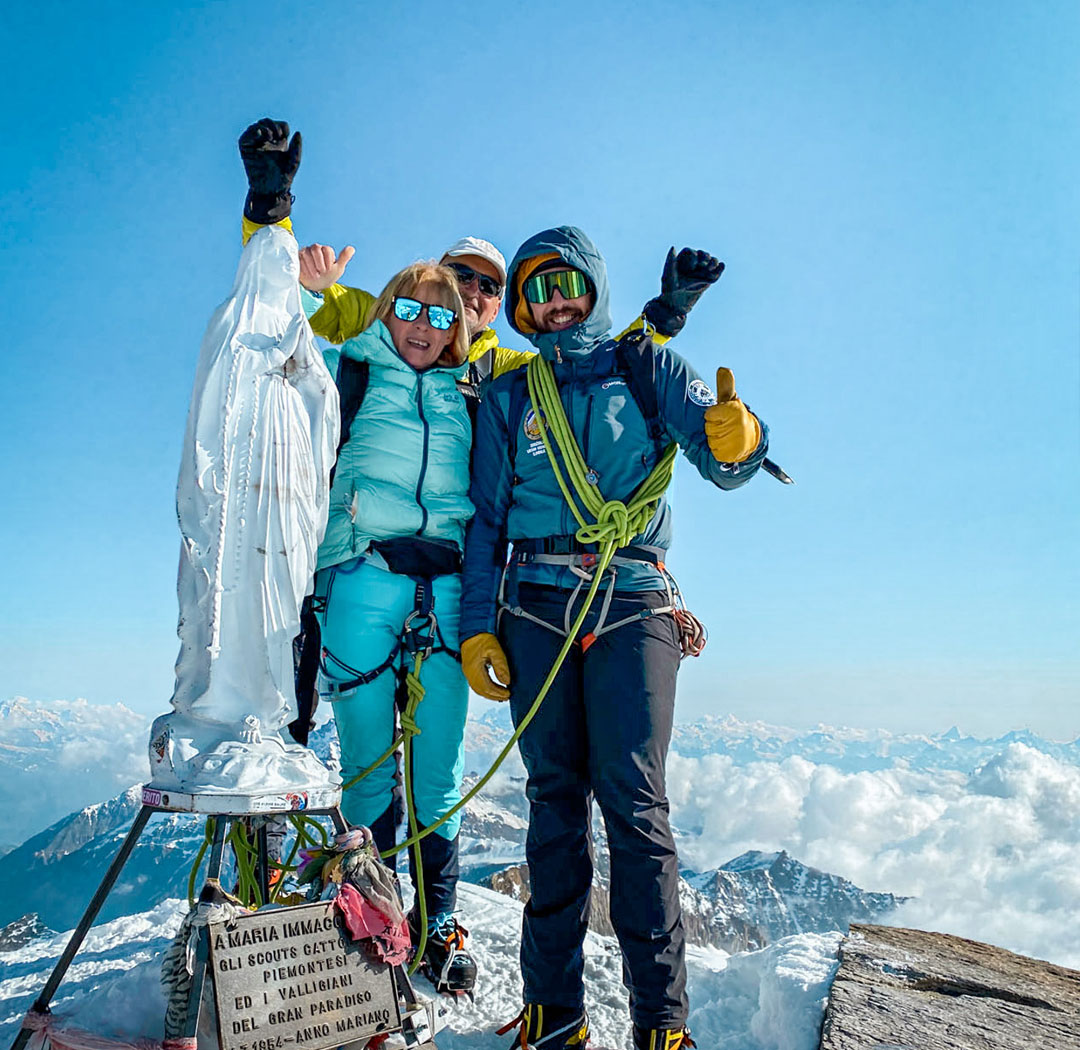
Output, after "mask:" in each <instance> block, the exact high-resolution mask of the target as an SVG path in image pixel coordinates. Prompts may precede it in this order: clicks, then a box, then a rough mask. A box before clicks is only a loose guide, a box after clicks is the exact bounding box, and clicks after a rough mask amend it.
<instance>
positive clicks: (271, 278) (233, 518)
mask: <svg viewBox="0 0 1080 1050" xmlns="http://www.w3.org/2000/svg"><path fill="white" fill-rule="evenodd" d="M298 274H299V262H298V257H297V247H296V241H295V239H294V238H293V236H292V234H291V233H289V232H288V231H286V230H283V229H281V228H280V227H277V226H269V227H265V228H264V229H262V230H260V231H258V232H257V233H256V234H255V235H254V236H253V237H252V238H251V240H250V241H249V242H248V244H247V246H246V247H245V248H244V252H243V255H242V256H241V259H240V266H239V269H238V271H237V275H236V281H235V284H234V286H233V290H232V294H231V296H230V297H229V299H228V300H227V301H226V302H225V303H223V304H222V305H221V306H220V307H219V308H218V309H217V311H216V312H215V313H214V316H213V317H212V318H211V321H210V324H209V326H208V328H207V330H206V335H205V336H204V337H203V342H202V349H201V352H200V356H199V364H198V369H197V371H196V375H195V384H194V389H193V391H192V396H191V409H190V411H189V413H188V421H187V432H186V434H185V438H184V451H183V459H182V461H181V464H180V477H179V481H178V483H177V493H176V508H177V516H178V518H179V522H180V531H181V534H182V542H181V550H180V571H179V580H178V584H177V590H178V595H179V601H180V621H179V626H178V628H177V633H178V634H179V636H180V643H181V644H180V655H179V657H178V659H177V664H176V688H175V691H174V693H173V697H172V706H173V708H174V710H175V712H176V714H175V715H173V716H165V718H164V719H159V722H169V720H170V719H171V720H172V721H171V724H172V725H173V727H174V730H173V731H174V735H175V736H177V737H184V738H190V740H189V742H188V743H186V744H185V746H184V747H183V751H184V752H185V753H186V754H188V755H190V756H192V757H193V754H192V753H193V752H206V751H209V750H211V749H212V748H213V746H214V744H215V743H220V742H222V741H229V740H233V741H235V740H241V741H253V740H256V739H257V738H258V737H260V736H261V737H262V738H266V737H267V736H268V735H270V736H273V735H275V734H277V733H278V732H279V731H280V730H281V729H282V728H283V727H284V726H285V725H286V724H287V723H289V722H290V721H292V720H293V719H294V718H295V717H296V701H295V693H294V687H293V656H292V642H293V639H294V638H295V637H296V635H297V633H298V632H299V623H300V618H299V610H300V604H301V602H302V600H303V598H304V595H305V594H307V593H309V592H310V590H311V584H312V575H313V572H314V569H315V557H316V552H317V550H318V546H319V542H320V541H321V539H322V537H323V533H324V532H325V529H326V517H327V499H328V495H329V479H330V470H331V468H332V466H333V463H334V456H335V453H336V449H337V441H338V429H339V415H338V396H337V390H336V388H335V386H334V382H333V380H332V379H331V377H330V373H329V372H328V371H327V368H326V365H325V364H324V363H323V359H322V355H321V354H320V352H319V350H318V348H317V347H316V346H315V343H314V337H313V335H312V332H311V328H310V327H309V325H308V323H307V320H306V318H305V316H304V312H303V308H302V305H301V301H300V290H299V286H298V284H297V277H298ZM178 717H179V721H177V718H178ZM158 728H159V727H158V726H157V725H156V726H155V731H157V730H158ZM159 751H160V747H159ZM153 761H154V746H153V742H152V747H151V762H152V763H153ZM211 779H213V778H211ZM230 779H231V778H230ZM243 779H244V780H249V779H250V778H249V777H244V778H243ZM267 786H271V785H267Z"/></svg>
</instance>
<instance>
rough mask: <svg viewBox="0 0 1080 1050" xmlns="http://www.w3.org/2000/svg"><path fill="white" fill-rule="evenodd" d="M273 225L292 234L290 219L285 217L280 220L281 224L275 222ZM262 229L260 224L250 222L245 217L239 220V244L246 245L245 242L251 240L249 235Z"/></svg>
mask: <svg viewBox="0 0 1080 1050" xmlns="http://www.w3.org/2000/svg"><path fill="white" fill-rule="evenodd" d="M274 225H275V226H280V227H281V228H282V229H285V230H288V231H289V232H290V233H292V219H290V218H289V217H288V216H287V215H286V216H285V218H284V219H282V220H281V222H275V223H274ZM262 228H263V224H262V223H258V222H252V221H251V220H250V219H249V218H248V217H247V216H246V215H245V216H243V217H242V218H241V220H240V243H241V244H247V242H248V241H250V240H251V235H252V234H253V233H254V232H255V231H256V230H261V229H262Z"/></svg>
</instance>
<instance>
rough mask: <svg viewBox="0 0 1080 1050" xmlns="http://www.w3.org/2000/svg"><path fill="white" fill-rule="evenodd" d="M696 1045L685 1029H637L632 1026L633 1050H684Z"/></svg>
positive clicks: (635, 1026)
mask: <svg viewBox="0 0 1080 1050" xmlns="http://www.w3.org/2000/svg"><path fill="white" fill-rule="evenodd" d="M694 1046H697V1044H696V1043H695V1042H694V1040H693V1039H691V1038H690V1031H689V1029H687V1028H638V1026H637V1025H634V1050H684V1048H685V1047H694Z"/></svg>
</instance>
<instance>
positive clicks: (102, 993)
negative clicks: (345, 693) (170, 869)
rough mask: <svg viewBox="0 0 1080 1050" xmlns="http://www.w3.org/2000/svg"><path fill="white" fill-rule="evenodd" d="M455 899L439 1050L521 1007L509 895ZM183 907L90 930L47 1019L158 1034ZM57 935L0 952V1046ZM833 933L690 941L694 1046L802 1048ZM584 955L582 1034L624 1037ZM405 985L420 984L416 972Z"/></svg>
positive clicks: (612, 991)
mask: <svg viewBox="0 0 1080 1050" xmlns="http://www.w3.org/2000/svg"><path fill="white" fill-rule="evenodd" d="M460 896H461V907H462V910H463V911H464V912H465V913H466V914H467V915H468V916H469V928H470V931H471V938H470V948H471V949H472V951H473V953H474V954H475V956H476V959H477V963H478V967H479V977H478V980H477V987H476V999H475V1002H472V1003H470V1002H469V1001H468V1000H459V1001H455V1002H453V1003H452V1005H451V1016H450V1023H449V1028H448V1029H447V1030H446V1031H444V1032H443V1033H440V1035H439V1039H438V1045H439V1050H491V1048H492V1047H494V1046H505V1045H506V1042H507V1041H508V1038H509V1037H507V1039H504V1040H496V1039H495V1036H494V1034H493V1033H494V1031H495V1029H496V1028H498V1027H499V1026H500V1025H502V1024H505V1023H506V1022H507V1021H509V1020H510V1019H511V1018H512V1017H514V1015H515V1014H517V1012H518V1011H519V1010H520V1008H521V986H520V982H519V979H518V964H517V954H518V938H519V935H520V929H521V904H520V903H518V902H517V901H513V900H511V899H510V898H508V897H504V896H501V895H500V894H497V893H494V892H493V891H491V890H485V889H483V888H481V887H479V886H472V885H468V884H466V885H464V886H462V887H461V891H460ZM186 907H187V906H186V904H185V903H183V902H181V901H177V900H168V901H164V902H162V903H161V904H160V905H158V906H157V907H156V908H154V909H152V910H151V911H148V912H145V913H142V914H137V915H130V916H127V917H124V918H121V919H116V920H114V921H113V922H111V923H108V924H104V925H101V926H96V927H94V929H93V930H91V931H90V935H89V937H88V938H87V940H86V941H85V942H84V945H83V948H82V951H81V952H80V953H79V954H78V955H77V956H76V958H75V963H74V965H73V966H72V968H71V970H70V971H69V973H68V977H67V978H66V979H65V981H64V982H63V984H61V986H60V989H59V994H58V995H57V996H56V998H55V999H54V1002H53V1013H54V1015H55V1016H56V1018H57V1020H58V1021H59V1022H60V1023H61V1024H70V1025H77V1026H79V1027H82V1028H85V1029H88V1030H90V1031H92V1032H95V1033H98V1034H102V1035H108V1036H111V1037H113V1038H126V1039H132V1038H135V1037H137V1036H142V1037H150V1038H160V1037H161V1034H162V1019H163V1017H164V1012H165V1002H164V999H163V996H162V993H161V988H160V984H159V975H160V969H161V955H162V953H163V952H164V951H165V949H166V947H167V946H168V943H169V939H170V938H171V937H172V936H173V934H174V933H175V931H176V930H177V928H178V927H179V924H180V921H181V919H182V917H183V915H184V912H185V911H186ZM68 938H69V932H65V933H62V934H53V935H48V934H47V935H43V936H41V937H38V938H36V939H34V940H33V941H31V942H30V943H29V944H25V945H23V946H22V947H21V948H18V949H16V950H13V951H8V952H0V1043H2V1044H3V1045H10V1043H11V1040H12V1039H13V1038H14V1035H15V1032H16V1030H17V1028H18V1025H19V1023H20V1021H21V1019H22V1016H23V1014H24V1013H25V1012H26V1010H27V1009H28V1008H29V1006H30V1004H31V1003H32V1002H33V1000H34V997H35V996H36V995H37V994H38V992H40V990H41V988H42V986H43V985H44V983H45V980H46V978H47V976H48V974H49V972H50V971H51V969H52V967H53V966H54V964H55V962H56V960H57V958H58V957H59V955H60V952H61V951H62V950H63V948H64V945H65V944H66V943H67V940H68ZM839 942H840V935H839V934H802V935H799V936H797V937H791V938H787V939H785V940H783V941H780V942H778V943H776V944H774V945H770V946H769V947H768V948H766V949H764V950H762V951H758V952H749V953H745V954H741V955H735V956H731V957H730V958H729V957H728V956H726V955H725V953H724V952H721V951H718V950H717V949H715V948H691V949H690V950H689V951H688V953H687V964H688V969H689V989H688V990H689V995H690V1002H691V1012H690V1018H689V1023H690V1027H691V1029H692V1031H693V1033H694V1037H695V1039H696V1040H697V1043H698V1045H699V1046H710V1047H723V1050H814V1048H815V1047H816V1046H817V1045H818V1037H819V1033H820V1027H821V1019H822V1015H823V1012H824V1007H825V1002H826V998H827V995H828V988H829V985H830V982H831V981H832V977H833V974H834V973H835V970H836V966H837V959H836V951H837V946H838V944H839ZM585 954H586V964H585V972H586V980H587V985H588V1007H589V1013H590V1018H591V1025H592V1036H593V1041H594V1042H595V1044H596V1045H599V1046H611V1047H618V1046H627V1045H629V1024H628V1016H627V1008H626V990H625V989H624V988H623V985H622V961H621V957H620V954H619V951H618V947H617V945H616V944H615V943H614V941H613V940H612V939H611V938H607V937H601V936H599V935H597V934H595V933H589V934H588V936H587V937H586V941H585ZM417 989H418V991H420V992H425V991H426V992H428V993H430V986H429V985H427V984H426V982H423V981H422V980H420V981H418V982H417ZM200 1045H201V1044H200ZM202 1050H211V1048H210V1047H209V1046H206V1047H203V1048H202Z"/></svg>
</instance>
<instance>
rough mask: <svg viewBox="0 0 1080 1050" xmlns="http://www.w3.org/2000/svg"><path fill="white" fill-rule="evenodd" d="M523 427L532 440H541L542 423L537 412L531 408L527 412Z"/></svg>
mask: <svg viewBox="0 0 1080 1050" xmlns="http://www.w3.org/2000/svg"><path fill="white" fill-rule="evenodd" d="M522 429H523V430H524V431H525V436H526V437H527V438H528V439H529V440H530V441H539V440H540V424H539V422H538V421H537V419H536V412H535V411H533V409H531V408H530V409H529V411H528V412H526V413H525V422H524V423H523V424H522Z"/></svg>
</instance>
